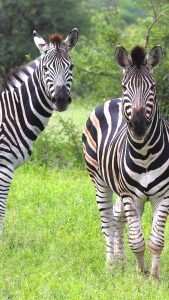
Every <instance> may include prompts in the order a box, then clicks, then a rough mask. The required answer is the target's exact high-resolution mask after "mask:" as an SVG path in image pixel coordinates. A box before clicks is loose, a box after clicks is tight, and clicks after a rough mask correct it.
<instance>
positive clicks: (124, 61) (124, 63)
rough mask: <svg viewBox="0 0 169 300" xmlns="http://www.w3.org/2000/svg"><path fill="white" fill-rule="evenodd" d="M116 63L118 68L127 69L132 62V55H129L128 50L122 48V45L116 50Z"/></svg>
mask: <svg viewBox="0 0 169 300" xmlns="http://www.w3.org/2000/svg"><path fill="white" fill-rule="evenodd" d="M114 56H115V62H116V64H117V65H118V66H120V67H122V68H127V67H128V66H129V64H130V62H131V58H130V55H129V54H128V52H127V50H126V49H124V48H123V47H121V46H120V45H119V46H117V48H116V50H115V55H114Z"/></svg>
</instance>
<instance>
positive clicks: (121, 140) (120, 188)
mask: <svg viewBox="0 0 169 300" xmlns="http://www.w3.org/2000/svg"><path fill="white" fill-rule="evenodd" d="M138 48H139V47H135V50H134V54H133V56H132V55H131V56H130V55H129V54H128V53H127V51H126V50H125V49H124V48H122V47H118V48H117V50H116V61H117V63H118V64H119V65H120V66H122V67H123V68H124V70H125V75H124V78H123V81H122V86H123V97H122V99H112V100H109V101H107V102H105V103H104V104H102V105H101V106H99V107H97V108H96V109H95V110H94V111H93V112H92V114H91V115H90V117H89V119H88V121H87V124H86V128H85V131H84V134H83V147H84V153H85V161H86V167H87V169H88V171H89V174H90V177H91V179H92V180H93V182H94V185H95V188H96V199H97V202H98V205H99V209H100V213H101V220H102V231H103V233H104V234H105V238H106V253H107V261H108V263H109V264H111V263H112V262H113V260H114V255H116V256H117V257H119V258H120V259H124V257H125V254H124V241H123V229H124V224H125V222H126V220H127V222H128V224H129V232H130V237H129V245H130V247H131V249H132V251H133V252H134V253H135V255H136V261H137V267H138V269H140V270H141V271H143V272H145V271H146V268H145V263H144V250H145V241H144V238H143V235H142V229H141V216H142V213H143V210H144V204H145V202H146V201H147V200H149V201H151V204H152V209H153V222H152V230H151V234H150V238H149V248H150V251H151V255H152V269H151V275H152V276H155V277H159V259H160V254H161V251H162V249H163V244H164V227H165V222H166V219H167V216H168V212H169V124H168V123H167V122H166V121H165V120H164V119H163V118H162V117H161V116H160V113H159V110H158V106H157V100H156V90H155V82H154V79H153V76H152V69H153V68H154V67H156V66H157V65H158V64H159V63H160V61H161V58H162V50H161V48H160V47H159V46H157V47H155V48H153V49H152V51H151V52H150V54H149V56H148V57H146V55H143V49H141V48H140V49H138ZM132 53H133V52H132ZM136 53H137V55H138V56H141V55H142V56H143V60H142V61H141V64H140V65H138V63H137V55H136ZM139 63H140V61H139ZM113 191H114V192H115V193H116V194H117V195H118V196H119V197H118V199H117V201H116V203H115V205H114V207H113V204H112V192H113ZM115 224H116V225H115Z"/></svg>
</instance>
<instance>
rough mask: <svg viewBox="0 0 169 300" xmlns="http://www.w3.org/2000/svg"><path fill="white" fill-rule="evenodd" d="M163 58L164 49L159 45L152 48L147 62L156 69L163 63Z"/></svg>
mask: <svg viewBox="0 0 169 300" xmlns="http://www.w3.org/2000/svg"><path fill="white" fill-rule="evenodd" d="M162 58H163V50H162V48H161V47H160V46H159V45H158V46H156V47H154V48H153V49H151V51H150V53H149V55H148V58H147V64H148V66H149V68H150V69H154V68H156V67H158V66H159V65H160V64H161V61H162Z"/></svg>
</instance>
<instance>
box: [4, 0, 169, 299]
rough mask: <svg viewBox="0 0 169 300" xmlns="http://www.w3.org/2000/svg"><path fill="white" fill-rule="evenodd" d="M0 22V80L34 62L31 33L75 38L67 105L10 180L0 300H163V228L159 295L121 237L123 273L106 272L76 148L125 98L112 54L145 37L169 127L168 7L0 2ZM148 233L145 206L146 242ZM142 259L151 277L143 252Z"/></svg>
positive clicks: (105, 1)
mask: <svg viewBox="0 0 169 300" xmlns="http://www.w3.org/2000/svg"><path fill="white" fill-rule="evenodd" d="M152 1H153V2H152ZM0 19H1V22H0V39H1V43H0V77H1V81H3V78H4V77H5V74H6V73H8V72H9V71H10V70H11V68H13V67H15V66H18V65H20V64H24V63H26V62H27V61H28V60H31V59H33V58H35V57H36V56H38V55H39V53H38V50H37V48H36V47H35V45H34V43H33V38H32V31H33V30H34V29H36V30H37V31H38V32H39V33H40V34H41V35H42V36H43V37H44V38H46V39H47V38H48V35H50V34H51V33H53V32H55V31H59V32H60V33H61V34H63V35H64V36H66V35H67V34H68V32H69V31H70V30H71V29H72V28H73V27H78V28H79V32H80V38H79V42H78V44H77V47H76V49H75V50H73V51H72V54H71V56H72V58H73V61H74V64H75V67H74V72H73V73H74V82H73V89H72V93H73V103H72V104H71V106H70V108H69V110H68V111H66V112H64V113H61V114H59V113H58V114H54V115H53V117H52V119H51V120H50V123H49V125H48V127H47V128H46V130H45V131H44V132H43V133H42V135H41V136H40V138H39V139H38V141H37V142H36V143H35V147H34V151H33V155H32V157H31V160H30V161H29V162H28V163H27V164H25V165H24V166H22V167H21V168H19V169H18V170H17V171H16V173H15V176H14V181H13V183H12V189H11V192H10V196H9V199H8V203H7V214H6V218H5V226H4V234H3V239H2V245H1V248H0V252H1V266H0V275H1V276H0V299H73V300H74V299H78V300H79V299H98V298H99V299H105V300H107V299H117V300H118V299H120V300H121V299H154V300H155V299H169V296H168V289H169V285H168V282H169V281H168V279H169V267H168V264H167V263H166V262H167V261H168V248H169V244H168V240H167V236H168V234H169V226H168V225H167V228H166V232H165V235H166V238H165V241H166V243H165V248H164V252H163V255H162V264H161V273H162V274H161V285H160V287H159V288H157V286H156V284H155V283H154V282H151V281H150V280H149V279H148V278H142V277H140V276H138V275H137V273H136V271H135V261H134V257H133V255H132V253H131V251H130V249H129V248H128V245H127V237H128V231H127V229H126V249H127V250H126V256H127V265H126V268H125V270H124V271H123V270H121V268H119V267H117V268H116V269H117V270H116V272H115V274H114V275H113V276H110V274H107V273H106V271H105V256H104V254H105V244H104V238H103V237H102V234H101V231H100V216H99V212H98V209H97V206H96V203H95V192H94V188H93V185H92V183H91V181H90V179H89V178H88V174H87V172H86V171H85V167H84V163H83V154H82V145H81V133H82V130H83V128H84V126H85V122H86V120H87V117H88V116H89V114H90V112H91V111H92V109H93V108H94V107H95V106H96V105H98V104H100V103H101V102H103V101H105V100H107V99H109V98H113V97H120V96H121V84H120V82H121V78H122V70H120V69H119V68H118V67H117V66H116V65H115V63H114V51H115V48H116V46H117V45H118V44H121V45H123V46H124V47H125V48H126V49H128V50H129V51H130V49H131V48H132V47H133V46H134V45H136V44H139V45H142V46H144V45H145V43H146V34H147V32H148V29H150V34H149V43H148V51H149V50H150V49H151V48H152V47H153V46H155V45H157V44H160V45H161V46H162V47H163V48H164V60H163V64H162V65H161V66H160V67H159V68H158V69H157V70H155V72H154V73H155V78H156V79H157V82H158V88H157V89H158V99H159V100H158V101H159V105H160V109H161V111H162V113H163V114H165V116H166V118H169V105H168V104H169V103H168V101H169V26H168V24H169V4H168V0H161V1H160V2H159V1H158V0H138V1H135V0H86V1H85V0H79V1H76V0H63V1H60V0H48V1H47V0H37V1H32V0H27V1H23V0H6V1H3V0H0ZM151 26H152V28H151ZM23 179H24V180H23ZM150 224H151V209H150V206H149V205H147V207H146V209H145V215H144V218H143V231H144V234H145V237H146V239H147V238H148V235H149V232H150ZM146 260H147V263H148V267H149V268H150V254H149V251H147V252H146Z"/></svg>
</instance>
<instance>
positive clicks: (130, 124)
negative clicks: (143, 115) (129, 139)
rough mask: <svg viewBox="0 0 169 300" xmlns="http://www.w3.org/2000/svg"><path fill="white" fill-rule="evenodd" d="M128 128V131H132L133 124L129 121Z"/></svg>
mask: <svg viewBox="0 0 169 300" xmlns="http://www.w3.org/2000/svg"><path fill="white" fill-rule="evenodd" d="M129 127H130V129H133V122H132V121H129Z"/></svg>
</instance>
